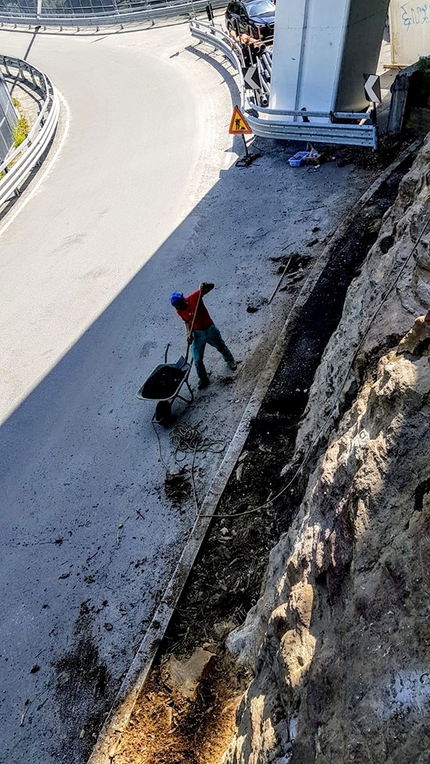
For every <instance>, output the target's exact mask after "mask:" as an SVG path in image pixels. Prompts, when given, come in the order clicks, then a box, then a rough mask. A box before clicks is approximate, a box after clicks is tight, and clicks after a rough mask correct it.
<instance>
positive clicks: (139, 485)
mask: <svg viewBox="0 0 430 764" xmlns="http://www.w3.org/2000/svg"><path fill="white" fill-rule="evenodd" d="M31 41H32V34H30V33H22V32H15V33H13V32H4V31H2V32H0V50H1V51H2V53H10V54H13V55H15V56H21V57H23V56H24V54H25V51H26V50H27V48H28V46H29V44H30V42H31ZM185 42H186V43H188V42H189V34H188V29H187V27H186V26H184V25H182V26H178V27H171V28H170V29H169V28H167V29H160V30H154V32H146V33H145V32H142V31H141V32H134V33H130V34H127V35H125V34H124V35H120V34H116V35H115V34H112V35H107V36H103V35H99V36H94V35H92V36H88V37H86V36H67V35H60V34H52V35H50V34H43V35H40V34H39V35H37V36H36V38H35V40H34V41H33V44H32V46H31V50H30V53H29V60H30V61H31V62H32V63H34V64H35V65H36V66H38V67H39V68H41V69H43V70H45V71H47V72H49V75H50V76H51V78H52V80H53V81H54V83H55V84H56V86H57V87H58V89H59V91H60V92H61V93H62V95H63V96H64V99H65V103H63V109H62V124H61V128H60V131H59V135H58V138H57V140H56V143H57V144H58V145H59V144H60V142H61V140H64V145H63V147H62V150H61V151H60V152H59V155H58V158H57V159H56V161H55V163H54V165H53V166H52V168H51V169H50V171H49V173H48V175H47V177H46V178H45V179H44V181H43V183H42V184H41V186H40V188H38V190H37V192H36V193H35V194H34V195H33V197H32V198H29V199H28V203H26V202H27V197H29V196H30V197H31V194H32V191H31V189H30V190H29V191H28V192H27V195H26V197H23V200H22V201H23V202H24V204H25V206H23V207H22V209H21V211H20V213H19V214H18V215H17V216H16V217H15V218H14V219H13V220H12V222H11V223H10V225H7V227H5V225H4V222H5V221H3V223H2V224H1V225H0V230H1V232H2V233H1V237H0V243H1V253H2V254H1V257H0V274H1V275H0V284H1V287H0V289H1V299H0V317H1V339H0V343H1V353H0V355H1V358H2V361H1V367H2V374H1V383H0V384H1V388H0V401H1V413H2V418H3V420H4V424H3V426H2V430H1V440H0V457H1V499H0V501H1V521H0V523H1V525H0V529H1V538H0V543H1V559H2V565H1V573H0V585H1V591H2V619H1V623H0V645H1V653H2V666H1V696H0V703H1V705H0V716H1V732H0V738H1V739H0V748H1V749H2V750H3V751H7V753H6V752H5V754H4V761H7V762H8V764H15V763H16V764H18V762H19V763H20V764H22V762H23V761H28V762H32V764H42V762H43V764H46V762H47V761H51V760H55V761H63V760H64V761H69V762H71V761H73V762H74V763H75V764H76V763H77V762H80V761H82V760H84V758H85V757H86V755H87V754H88V753H89V751H90V749H91V746H92V744H93V743H94V739H93V737H92V735H91V728H92V725H91V722H94V724H95V725H96V726H97V723H98V714H100V712H101V709H102V710H106V708H107V704H108V702H109V700H111V699H112V696H113V692H114V690H115V688H117V687H118V682H119V679H120V677H121V675H122V674H123V673H124V671H125V670H126V669H127V668H128V665H129V664H130V662H131V659H132V657H133V654H134V652H135V650H136V648H137V647H138V645H139V642H140V640H141V638H142V634H143V633H144V630H145V628H146V627H147V625H148V623H149V620H150V617H151V614H152V612H153V610H154V606H155V604H156V602H157V598H158V597H159V595H160V592H162V591H163V590H164V587H165V585H166V583H167V581H168V579H169V577H170V574H171V572H172V568H173V565H174V562H175V560H176V559H177V556H178V553H179V552H180V551H181V548H182V546H183V543H184V539H185V538H186V534H187V532H188V530H189V528H190V527H191V524H192V522H193V519H194V508H193V507H191V511H190V512H186V513H184V514H180V513H178V511H177V510H172V507H171V506H170V505H169V503H168V502H167V503H166V501H165V498H164V492H163V480H164V474H165V470H164V469H163V466H162V465H161V464H160V459H159V453H158V447H157V441H156V438H155V434H154V431H153V429H152V427H151V424H150V418H151V415H152V407H151V406H150V405H149V404H145V403H143V402H139V401H138V400H137V398H136V390H137V387H138V386H139V384H140V382H141V381H143V379H144V378H145V377H146V376H147V375H148V373H149V372H150V370H151V368H152V367H154V366H155V365H156V364H157V363H159V362H160V360H162V358H163V354H164V348H165V346H166V344H167V342H168V341H170V342H172V344H173V347H174V348H176V350H173V351H171V353H178V349H180V350H183V345H184V343H183V330H182V328H181V327H180V326H179V322H178V321H177V320H175V318H174V315H172V314H171V309H170V306H169V303H168V298H169V294H170V292H171V291H172V290H173V289H175V288H177V285H178V286H179V287H180V288H182V287H183V288H184V289H185V288H187V286H188V285H189V286H190V288H193V287H194V286H195V283H194V279H195V278H201V277H202V275H203V274H199V273H197V276H196V275H195V273H194V272H193V268H192V263H190V264H189V267H187V265H186V264H181V260H182V256H183V251H182V250H183V248H184V246H185V242H186V241H187V238H188V236H189V232H188V231H187V229H186V224H185V225H183V226H182V227H180V228H179V229H177V226H178V225H179V223H180V221H181V219H182V218H183V217H184V216H185V215H186V213H187V212H188V211H189V209H190V207H191V206H192V202H193V200H192V198H191V197H192V193H190V192H191V191H192V192H193V193H194V191H197V189H196V185H197V184H198V183H199V182H200V181H199V180H198V178H199V173H198V167H197V165H198V161H199V160H200V159H201V156H202V152H203V153H204V150H205V140H210V137H211V133H210V131H209V132H207V131H206V129H205V119H204V108H203V109H202V105H201V104H199V103H198V98H197V96H196V93H197V91H196V85H195V84H193V81H192V78H191V77H190V76H189V75H187V71H186V69H184V67H183V66H182V67H181V66H180V65H179V62H178V61H177V58H176V53H177V51H178V50H179V49H183V47H184V44H185ZM191 58H192V56H190V59H191ZM15 95H16V93H15ZM202 115H203V116H202ZM54 150H55V147H54ZM54 150H53V151H51V157H52V155H53V153H54ZM50 161H51V158H50V159H48V165H49V162H50ZM48 165H47V166H48ZM45 169H46V168H44V170H45ZM15 211H16V208H15V209H14V213H15ZM175 229H177V230H176V233H175V237H174V238H173V239H172V238H170V239H169V237H171V235H172V233H173V232H174V231H175ZM197 270H198V269H197ZM187 271H188V272H187ZM179 274H181V277H180V279H179V281H178V276H179ZM184 274H186V275H185V278H184ZM179 282H180V283H179ZM197 283H198V282H197ZM172 360H173V358H172ZM167 445H168V444H167ZM163 447H166V441H165V440H164V442H163ZM2 758H3V757H2Z"/></svg>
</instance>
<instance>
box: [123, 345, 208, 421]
mask: <svg viewBox="0 0 430 764" xmlns="http://www.w3.org/2000/svg"><path fill="white" fill-rule="evenodd" d="M168 350H169V345H167V347H166V352H165V354H164V363H160V364H158V366H156V367H155V369H153V370H152V372H151V374H150V375H149V377H148V378H147V379H146V381H145V382H144V383H143V385H142V387H140V388H139V390H138V392H137V397H138V398H140V400H143V401H158V403H157V406H156V409H155V412H154V414H153V416H152V419H153V420H155V421H156V422H158V424H161V425H163V426H164V427H167V425H169V424H170V422H171V420H172V405H173V403H174V402H175V400H176V399H177V398H180V400H181V401H185V403H191V401H192V400H194V393H193V391H192V389H191V387H190V383H189V382H188V377H189V376H190V371H191V367H192V361H191V363H188V360H187V358H184V356H182V355H181V357H180V358H179V359H178V360H177V361H176V363H167V352H168ZM187 355H188V353H187ZM184 385H185V386H186V387H187V388H188V392H189V396H190V397H188V398H184V396H183V395H181V390H182V387H183V386H184Z"/></svg>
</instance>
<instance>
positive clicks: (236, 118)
mask: <svg viewBox="0 0 430 764" xmlns="http://www.w3.org/2000/svg"><path fill="white" fill-rule="evenodd" d="M228 132H229V133H230V134H231V135H252V130H251V128H250V126H249V125H248V123H247V121H246V119H245V117H244V116H243V114H242V112H241V111H240V109H239V108H238V107H237V106H235V107H234V109H233V116H232V118H231V122H230V127H229V130H228Z"/></svg>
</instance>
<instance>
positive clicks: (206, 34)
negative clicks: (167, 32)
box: [190, 19, 245, 108]
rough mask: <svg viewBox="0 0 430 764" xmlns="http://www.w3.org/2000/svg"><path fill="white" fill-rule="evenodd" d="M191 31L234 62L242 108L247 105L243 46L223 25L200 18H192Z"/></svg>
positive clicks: (201, 40)
mask: <svg viewBox="0 0 430 764" xmlns="http://www.w3.org/2000/svg"><path fill="white" fill-rule="evenodd" d="M190 32H191V35H192V37H196V38H197V40H200V42H205V43H207V44H208V45H212V46H213V47H214V48H216V49H218V50H220V51H221V53H224V55H225V56H226V58H228V60H229V61H230V62H231V63H232V64H233V66H234V68H235V69H236V71H237V73H238V75H239V77H238V79H239V83H238V88H239V93H240V105H241V108H244V106H245V83H244V80H243V74H242V70H243V68H244V66H245V62H244V59H243V52H242V48H241V46H240V45H239V43H238V42H236V40H233V39H232V38H231V37H229V35H227V34H226V33H225V32H224V30H223V29H222V27H220V26H216V25H215V24H208V23H207V22H204V21H199V20H198V19H192V21H190Z"/></svg>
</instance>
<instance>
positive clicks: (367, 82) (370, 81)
mask: <svg viewBox="0 0 430 764" xmlns="http://www.w3.org/2000/svg"><path fill="white" fill-rule="evenodd" d="M364 92H365V93H366V98H367V100H368V101H372V103H381V83H380V81H379V77H378V75H377V74H365V75H364Z"/></svg>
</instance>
